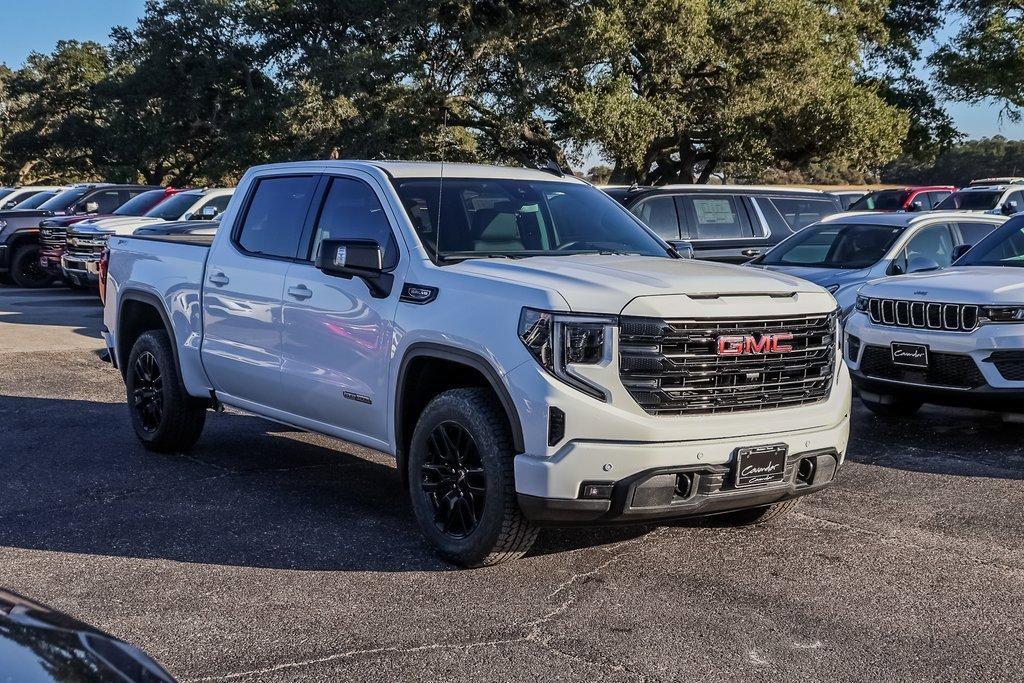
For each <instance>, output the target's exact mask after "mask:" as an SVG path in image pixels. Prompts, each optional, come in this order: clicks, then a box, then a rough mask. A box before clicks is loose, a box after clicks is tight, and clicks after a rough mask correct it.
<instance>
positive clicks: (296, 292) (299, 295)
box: [288, 285, 313, 301]
mask: <svg viewBox="0 0 1024 683" xmlns="http://www.w3.org/2000/svg"><path fill="white" fill-rule="evenodd" d="M288 296H290V297H293V298H295V299H299V300H300V301H301V300H303V299H308V298H309V297H311V296H313V290H311V289H310V288H309V287H307V286H306V285H295V286H294V287H289V288H288Z"/></svg>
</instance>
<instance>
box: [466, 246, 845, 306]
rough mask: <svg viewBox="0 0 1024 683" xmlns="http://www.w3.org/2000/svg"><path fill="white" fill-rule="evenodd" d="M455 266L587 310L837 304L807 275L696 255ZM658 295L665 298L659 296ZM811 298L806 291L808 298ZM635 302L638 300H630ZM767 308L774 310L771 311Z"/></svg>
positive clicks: (594, 257) (572, 258)
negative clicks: (725, 302)
mask: <svg viewBox="0 0 1024 683" xmlns="http://www.w3.org/2000/svg"><path fill="white" fill-rule="evenodd" d="M452 268H456V269H458V270H459V271H460V272H463V273H466V274H472V275H476V276H480V277H487V278H492V279H500V280H507V281H510V282H518V283H521V284H526V285H533V286H536V287H543V288H545V289H548V290H552V291H555V292H558V293H559V294H560V295H561V296H562V298H564V299H565V301H566V303H567V304H568V305H569V308H570V309H571V310H573V311H581V312H587V313H606V314H618V313H625V314H629V315H634V314H635V315H655V314H663V315H672V314H673V311H674V310H675V309H680V307H682V306H684V301H682V300H681V299H685V300H688V301H690V302H692V301H701V300H710V299H717V298H718V297H749V298H750V299H757V300H759V301H761V302H762V304H761V305H764V302H765V301H768V300H770V299H769V298H770V297H773V298H780V299H781V298H792V297H794V295H797V294H800V293H803V294H808V295H815V296H814V297H812V298H817V295H821V296H822V297H823V301H824V302H825V306H824V309H828V308H834V307H835V302H834V301H831V297H830V296H829V295H828V293H826V292H825V291H824V290H823V289H821V288H820V287H818V286H817V285H814V284H811V283H810V282H807V281H805V280H800V279H798V278H795V277H790V276H788V275H784V274H780V273H770V272H766V271H761V270H756V269H753V268H743V267H741V266H734V265H729V264H725V263H713V262H710V261H695V260H692V259H668V258H655V257H645V256H603V255H598V254H593V255H590V254H585V255H583V254H581V255H577V256H537V257H532V258H524V259H506V258H484V259H469V260H466V261H463V262H462V263H459V264H457V265H455V266H452ZM654 297H661V299H658V300H657V301H654V300H653V298H654ZM647 298H651V299H650V300H647ZM641 299H645V301H643V302H641ZM807 299H808V297H804V300H805V301H806V300H807ZM631 302H634V303H633V304H632V305H631ZM829 302H831V305H828V304H829ZM627 308H629V309H630V310H626V309H627ZM686 308H689V307H688V306H686ZM819 308H821V305H820V304H819ZM655 309H657V310H655ZM663 309H664V310H663ZM824 309H823V310H824ZM675 314H679V315H682V314H685V311H683V310H678V311H676V312H675ZM765 314H767V315H771V312H770V311H766V312H765Z"/></svg>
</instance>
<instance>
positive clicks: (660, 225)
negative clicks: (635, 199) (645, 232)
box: [631, 195, 679, 240]
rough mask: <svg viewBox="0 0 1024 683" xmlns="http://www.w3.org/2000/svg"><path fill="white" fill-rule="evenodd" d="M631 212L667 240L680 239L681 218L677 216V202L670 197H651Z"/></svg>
mask: <svg viewBox="0 0 1024 683" xmlns="http://www.w3.org/2000/svg"><path fill="white" fill-rule="evenodd" d="M631 211H632V212H633V213H634V214H635V215H636V217H637V218H639V219H640V220H642V221H643V222H644V223H645V224H646V225H647V227H649V228H650V229H651V230H653V231H654V232H656V233H658V236H659V237H661V238H663V239H666V240H677V239H679V217H678V216H677V215H676V202H675V199H673V198H672V197H670V196H667V195H666V196H662V197H651V198H649V199H645V200H643V201H642V202H640V203H639V204H637V205H636V206H634V207H633V208H632V209H631Z"/></svg>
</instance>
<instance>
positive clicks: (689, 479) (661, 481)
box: [519, 448, 843, 526]
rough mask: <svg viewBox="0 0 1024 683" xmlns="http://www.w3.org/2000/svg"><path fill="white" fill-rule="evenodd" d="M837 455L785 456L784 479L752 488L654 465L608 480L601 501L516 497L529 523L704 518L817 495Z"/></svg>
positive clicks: (707, 468) (719, 472)
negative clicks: (608, 489) (609, 486)
mask: <svg viewBox="0 0 1024 683" xmlns="http://www.w3.org/2000/svg"><path fill="white" fill-rule="evenodd" d="M842 462H843V456H842V455H841V454H840V453H839V452H838V451H836V449H834V448H826V449H821V450H814V451H804V452H802V453H796V454H791V455H789V456H788V458H787V460H786V473H785V477H784V480H783V481H782V482H779V483H777V484H766V485H764V486H761V487H757V488H742V489H738V488H735V487H734V486H733V485H732V476H733V468H732V467H731V466H730V465H727V464H726V465H690V466H680V467H658V468H652V469H648V470H644V471H642V472H638V473H636V474H634V475H631V476H629V477H626V478H625V479H622V480H619V481H617V482H614V484H613V485H612V490H611V494H610V496H609V497H608V498H607V499H599V500H590V499H561V498H542V497H539V496H531V495H527V494H523V493H520V494H519V507H520V508H521V509H522V510H523V514H524V515H526V517H527V518H528V519H530V520H531V521H532V522H533V523H535V524H539V525H548V526H565V525H569V526H571V525H574V524H622V523H631V522H649V521H654V520H664V519H677V518H682V517H695V516H702V515H710V514H715V513H720V512H728V511H732V510H741V509H744V508H752V507H759V506H763V505H771V504H772V503H778V502H780V501H784V500H790V499H792V498H798V497H800V496H804V495H807V494H809V493H814V492H815V491H819V490H821V489H823V488H825V487H826V486H828V485H829V484H830V483H832V480H833V479H834V478H835V475H836V473H837V472H838V470H839V468H840V466H841V465H842Z"/></svg>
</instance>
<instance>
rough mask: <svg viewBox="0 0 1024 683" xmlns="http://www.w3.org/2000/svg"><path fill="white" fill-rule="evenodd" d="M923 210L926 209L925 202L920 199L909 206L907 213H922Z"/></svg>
mask: <svg viewBox="0 0 1024 683" xmlns="http://www.w3.org/2000/svg"><path fill="white" fill-rule="evenodd" d="M922 209H924V202H922V201H921V200H919V199H915V200H914V201H912V202H910V204H909V205H908V206H907V211H921V210H922Z"/></svg>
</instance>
